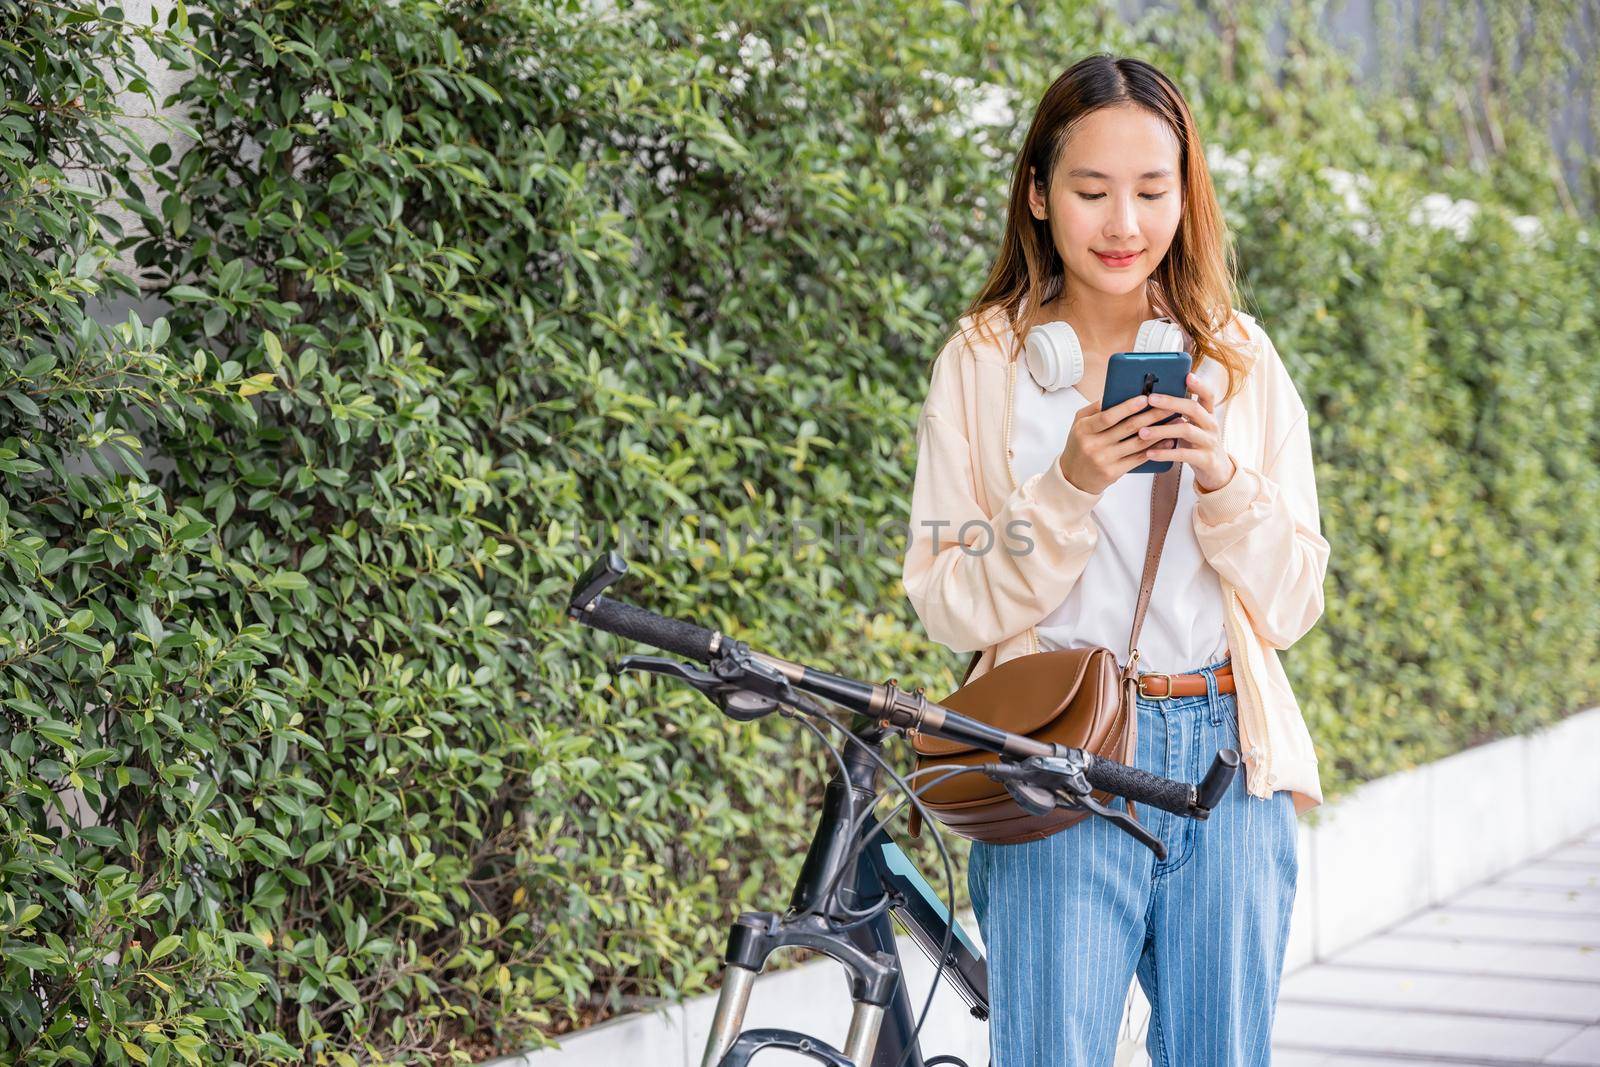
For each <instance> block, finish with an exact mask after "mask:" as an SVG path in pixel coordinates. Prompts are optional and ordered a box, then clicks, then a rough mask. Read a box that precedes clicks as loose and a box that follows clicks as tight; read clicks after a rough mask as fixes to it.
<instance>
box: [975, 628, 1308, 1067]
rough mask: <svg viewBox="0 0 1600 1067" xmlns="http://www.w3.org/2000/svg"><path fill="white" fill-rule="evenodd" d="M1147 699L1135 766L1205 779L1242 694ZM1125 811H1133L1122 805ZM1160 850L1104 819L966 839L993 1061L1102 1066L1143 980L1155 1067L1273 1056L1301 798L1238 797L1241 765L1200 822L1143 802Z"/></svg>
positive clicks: (1233, 729) (1231, 729) (1211, 680)
mask: <svg viewBox="0 0 1600 1067" xmlns="http://www.w3.org/2000/svg"><path fill="white" fill-rule="evenodd" d="M1227 662H1228V660H1227V659H1222V660H1219V661H1218V662H1216V663H1213V664H1210V665H1208V666H1206V667H1203V668H1200V669H1199V671H1198V672H1197V673H1203V674H1205V676H1206V689H1207V692H1206V693H1205V694H1203V695H1199V694H1197V695H1195V696H1185V697H1173V698H1172V699H1170V700H1149V699H1147V698H1144V697H1140V698H1139V700H1138V716H1139V744H1138V758H1137V759H1136V761H1135V762H1136V763H1137V765H1138V766H1140V767H1142V768H1144V769H1145V770H1147V771H1152V772H1154V773H1157V774H1163V775H1166V776H1167V777H1170V778H1179V779H1183V780H1185V781H1191V782H1192V781H1198V780H1199V778H1200V777H1201V775H1203V774H1204V773H1205V771H1206V769H1207V768H1208V767H1209V766H1210V765H1211V760H1212V757H1213V756H1214V755H1215V753H1216V751H1217V749H1219V748H1234V749H1237V748H1239V747H1240V746H1239V717H1238V701H1237V699H1236V697H1235V695H1234V694H1233V693H1219V692H1217V682H1216V675H1215V672H1216V671H1217V670H1218V669H1219V668H1220V667H1222V665H1223V664H1225V663H1227ZM1116 806H1118V807H1122V806H1124V802H1123V801H1122V800H1121V799H1118V800H1117V801H1116ZM1137 808H1138V817H1139V821H1140V822H1141V823H1143V824H1144V826H1145V828H1146V829H1147V830H1149V831H1150V832H1151V833H1152V834H1154V835H1155V836H1156V837H1158V838H1159V839H1160V840H1161V841H1162V843H1164V844H1165V845H1166V848H1167V858H1166V859H1165V860H1163V861H1160V862H1157V861H1156V858H1155V854H1154V853H1152V852H1151V851H1150V850H1149V849H1147V848H1145V847H1144V846H1143V845H1141V844H1139V843H1138V842H1136V841H1134V840H1133V839H1132V838H1131V837H1128V836H1127V835H1126V834H1124V833H1123V832H1122V831H1120V830H1118V829H1117V828H1116V827H1114V826H1112V825H1111V824H1110V823H1108V822H1106V821H1105V820H1104V819H1100V818H1097V817H1095V816H1090V817H1089V818H1088V819H1085V820H1084V821H1082V822H1080V823H1078V824H1077V825H1076V826H1072V827H1070V828H1068V829H1066V830H1063V831H1062V832H1060V833H1057V834H1054V835H1053V836H1051V837H1047V838H1044V839H1043V840H1039V841H1029V842H1026V843H1024V844H1019V845H985V844H982V843H981V842H979V843H974V844H973V846H972V854H971V860H970V862H969V864H968V875H967V880H968V886H969V888H970V889H971V893H972V903H973V910H974V911H975V912H976V914H977V918H978V925H979V928H980V929H981V930H982V931H983V940H984V943H985V946H986V948H987V951H988V955H989V998H990V1008H991V1013H992V1014H991V1017H990V1022H989V1045H990V1051H991V1054H992V1056H993V1067H1107V1065H1109V1064H1111V1063H1112V1059H1113V1056H1114V1053H1115V1050H1116V1041H1117V1033H1118V1030H1119V1029H1120V1024H1121V1020H1122V1009H1123V1006H1124V1004H1125V1002H1126V999H1127V995H1128V988H1129V985H1130V983H1131V982H1132V980H1133V976H1134V975H1135V974H1137V976H1138V979H1139V984H1140V985H1141V986H1143V987H1144V992H1145V996H1146V997H1147V998H1148V999H1149V1001H1150V1007H1151V1016H1150V1027H1149V1031H1148V1033H1147V1036H1146V1041H1145V1044H1146V1047H1147V1048H1148V1050H1149V1052H1150V1058H1151V1061H1152V1062H1153V1064H1154V1065H1155V1067H1224V1065H1228V1067H1233V1065H1255V1064H1261V1065H1266V1064H1268V1063H1269V1062H1270V1061H1271V1057H1272V1048H1271V1038H1272V1020H1273V1016H1274V1013H1275V1011H1276V1008H1277V1000H1278V980H1279V978H1280V976H1281V975H1282V971H1283V953H1284V943H1285V941H1286V940H1287V938H1288V934H1289V917H1290V913H1291V912H1292V910H1293V908H1294V895H1295V877H1296V874H1297V871H1298V859H1297V857H1296V854H1295V813H1294V801H1293V798H1292V797H1291V795H1290V793H1289V792H1288V791H1287V790H1280V791H1278V792H1275V793H1273V794H1272V796H1271V798H1270V799H1262V798H1260V797H1252V796H1250V795H1249V794H1248V793H1247V792H1246V791H1245V775H1244V768H1243V766H1242V765H1241V767H1240V769H1239V771H1238V773H1237V774H1235V775H1234V781H1233V785H1232V787H1231V788H1230V789H1229V790H1228V793H1227V795H1226V797H1225V798H1224V799H1223V801H1222V803H1220V804H1219V805H1217V808H1216V809H1215V810H1214V811H1213V812H1212V813H1211V817H1210V818H1209V819H1207V820H1204V821H1196V820H1193V819H1184V818H1180V817H1178V816H1176V815H1172V814H1169V813H1167V812H1164V811H1161V810H1159V809H1157V808H1152V807H1150V806H1149V805H1147V804H1139V805H1137Z"/></svg>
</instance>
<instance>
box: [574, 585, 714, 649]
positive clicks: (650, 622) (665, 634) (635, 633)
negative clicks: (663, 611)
mask: <svg viewBox="0 0 1600 1067" xmlns="http://www.w3.org/2000/svg"><path fill="white" fill-rule="evenodd" d="M573 617H574V618H577V619H580V620H582V621H583V622H585V623H588V624H589V625H590V626H593V627H595V628H597V629H601V630H609V631H610V632H611V633H614V634H616V635H617V636H618V637H626V638H629V639H631V640H634V641H641V642H643V643H644V644H647V645H650V646H651V647H653V648H659V649H661V650H662V651H663V652H673V653H676V654H677V655H680V656H684V657H686V658H688V659H692V660H695V661H697V662H699V663H706V662H709V661H710V659H711V638H712V636H713V635H714V631H712V630H708V629H706V628H705V627H704V626H696V625H695V624H694V623H692V622H681V621H679V620H678V619H669V618H667V617H666V616H665V615H660V614H657V613H656V612H654V611H650V610H648V609H647V608H641V607H637V606H635V605H633V604H629V603H626V602H624V601H621V600H607V599H606V598H605V597H603V596H602V597H596V598H595V600H594V606H593V607H591V608H589V609H587V610H579V611H578V612H577V613H576V614H575V615H574V616H573Z"/></svg>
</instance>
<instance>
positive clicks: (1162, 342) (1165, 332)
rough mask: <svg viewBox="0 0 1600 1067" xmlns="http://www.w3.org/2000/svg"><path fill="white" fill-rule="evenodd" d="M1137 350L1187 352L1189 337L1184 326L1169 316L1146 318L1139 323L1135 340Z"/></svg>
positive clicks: (1134, 344) (1134, 347)
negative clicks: (1184, 330)
mask: <svg viewBox="0 0 1600 1067" xmlns="http://www.w3.org/2000/svg"><path fill="white" fill-rule="evenodd" d="M1133 350H1134V351H1135V352H1187V351H1189V338H1188V335H1187V334H1185V333H1184V332H1183V328H1182V327H1180V326H1179V325H1178V324H1177V323H1175V322H1173V321H1172V320H1171V319H1168V318H1160V319H1146V320H1145V321H1144V322H1143V323H1141V324H1140V325H1139V335H1138V337H1137V338H1136V339H1135V340H1134V342H1133Z"/></svg>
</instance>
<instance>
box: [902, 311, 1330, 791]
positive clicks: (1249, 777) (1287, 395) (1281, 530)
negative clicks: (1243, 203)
mask: <svg viewBox="0 0 1600 1067" xmlns="http://www.w3.org/2000/svg"><path fill="white" fill-rule="evenodd" d="M986 315H987V321H986V323H985V324H984V325H985V326H986V327H987V329H986V331H985V330H980V329H978V328H977V324H975V323H974V322H973V316H970V315H967V316H963V317H962V318H961V321H960V323H959V327H960V329H959V330H958V332H957V334H956V336H955V337H954V338H952V339H951V340H950V341H949V343H947V344H946V345H945V347H944V349H943V350H942V351H941V352H940V353H939V355H938V358H937V359H935V360H934V364H933V370H932V375H931V379H930V382H929V387H928V396H927V400H926V401H925V402H924V403H923V406H922V411H921V414H920V416H919V417H918V420H917V470H916V480H915V484H914V486H913V488H912V493H911V520H910V521H911V528H910V531H909V535H908V541H907V548H906V556H905V561H904V565H903V568H902V572H901V577H902V580H903V582H904V585H905V589H906V595H907V596H908V597H909V599H910V600H911V604H912V607H913V608H915V609H916V613H917V616H918V618H920V619H921V620H922V624H923V626H924V628H926V630H927V632H928V636H929V637H931V638H933V640H935V641H937V642H939V643H940V644H942V645H946V646H948V647H949V648H950V649H951V650H952V651H955V652H974V651H978V650H982V652H983V655H982V657H981V658H980V659H979V661H978V664H977V666H976V668H974V670H973V672H972V677H973V678H978V677H979V676H981V675H983V674H984V673H986V672H988V671H989V670H992V669H993V668H994V667H996V666H998V665H1000V664H1002V663H1005V662H1007V661H1008V660H1012V659H1015V658H1016V657H1018V656H1023V655H1028V654H1030V653H1033V652H1037V651H1039V636H1038V623H1039V622H1040V621H1042V620H1043V619H1044V618H1045V616H1046V615H1048V614H1049V613H1050V612H1051V611H1053V610H1054V609H1055V608H1056V607H1057V606H1058V605H1060V604H1061V602H1062V601H1063V600H1065V599H1066V596H1067V593H1068V592H1069V591H1070V590H1071V589H1072V586H1073V583H1075V582H1076V581H1077V580H1078V577H1079V575H1081V574H1082V573H1083V570H1084V567H1085V566H1086V564H1087V563H1088V560H1089V557H1090V555H1091V554H1093V552H1094V549H1095V544H1096V541H1097V540H1098V537H1099V533H1098V530H1097V528H1096V527H1095V524H1094V522H1093V520H1092V519H1091V518H1090V512H1091V510H1093V508H1094V506H1095V503H1096V502H1097V501H1098V500H1099V499H1100V496H1101V494H1099V493H1087V492H1085V491H1083V490H1082V489H1079V488H1078V487H1077V486H1075V485H1073V484H1072V483H1071V482H1070V481H1068V480H1067V478H1066V477H1065V476H1064V475H1063V474H1062V472H1061V465H1060V463H1058V462H1055V463H1051V464H1050V465H1049V466H1048V467H1047V468H1046V469H1045V470H1044V471H1042V472H1040V473H1039V474H1036V475H1034V476H1032V477H1030V478H1028V479H1027V480H1026V481H1023V482H1022V483H1021V484H1018V483H1017V480H1016V476H1015V474H1014V472H1013V470H1012V464H1011V457H1012V446H1011V405H1012V397H1013V393H1014V385H1015V375H1017V374H1026V373H1028V370H1027V367H1026V366H1024V365H1023V364H1022V362H1021V361H1020V360H1019V359H1018V358H1016V357H1017V356H1018V355H1019V354H1020V351H1021V345H1020V343H1019V341H1018V338H1017V337H1016V336H1015V334H1014V333H1013V331H1012V329H1011V327H1010V325H1009V324H1008V323H1007V322H1006V319H1005V315H1004V314H1003V312H1002V311H1001V310H1000V309H999V308H991V309H989V310H988V312H987V313H986ZM1235 315H1236V316H1237V318H1236V320H1235V323H1234V324H1233V325H1232V328H1233V330H1234V336H1235V337H1236V338H1238V337H1241V336H1242V335H1241V333H1240V330H1241V328H1242V330H1243V333H1244V334H1245V335H1248V344H1247V345H1246V348H1247V350H1250V351H1251V352H1252V354H1253V356H1254V363H1253V365H1252V366H1251V368H1250V371H1249V373H1248V374H1247V375H1246V378H1245V384H1244V386H1243V387H1242V388H1241V390H1240V391H1239V393H1238V394H1237V395H1235V396H1233V397H1231V398H1229V400H1228V402H1227V403H1226V404H1224V405H1223V407H1222V425H1221V433H1222V444H1223V448H1224V449H1226V451H1227V452H1228V453H1229V455H1231V456H1232V457H1233V459H1234V461H1235V462H1236V464H1237V470H1236V471H1235V472H1234V475H1233V477H1232V479H1230V480H1229V481H1228V482H1227V483H1226V484H1224V485H1221V486H1219V487H1218V488H1216V489H1215V490H1213V491H1211V492H1197V493H1196V502H1195V508H1194V515H1193V522H1194V532H1195V537H1196V538H1197V539H1198V540H1199V542H1200V549H1201V551H1202V552H1203V553H1204V555H1205V557H1206V560H1207V562H1209V563H1210V565H1211V566H1212V567H1213V568H1215V569H1216V571H1217V573H1218V575H1219V576H1220V577H1221V582H1222V597H1223V601H1224V605H1223V607H1224V611H1223V619H1224V623H1225V625H1226V628H1227V633H1228V648H1229V655H1230V657H1231V659H1232V662H1233V673H1234V675H1235V678H1236V685H1237V699H1238V705H1239V734H1240V737H1239V740H1240V747H1241V748H1242V749H1243V750H1244V751H1243V757H1244V770H1245V779H1246V782H1247V787H1248V789H1249V792H1250V793H1251V794H1252V795H1254V796H1258V797H1267V796H1270V795H1271V794H1272V793H1273V792H1274V791H1276V790H1279V789H1288V790H1291V791H1292V793H1293V795H1294V805H1295V812H1296V814H1299V813H1303V812H1305V811H1307V810H1309V809H1311V808H1313V807H1315V806H1317V805H1318V804H1320V803H1322V786H1321V782H1320V780H1319V778H1318V774H1317V755H1316V750H1315V748H1314V746H1313V745H1312V742H1311V734H1310V731H1308V730H1307V729H1306V724H1305V719H1304V716H1303V715H1302V714H1301V711H1300V706H1299V703H1298V702H1297V701H1296V699H1295V695H1294V692H1293V691H1292V690H1291V689H1290V688H1289V679H1288V677H1287V676H1286V675H1285V674H1284V670H1283V666H1282V664H1281V663H1280V662H1279V660H1278V650H1279V649H1284V648H1288V647H1289V646H1290V645H1292V644H1293V643H1294V642H1295V641H1296V640H1298V639H1299V638H1300V637H1301V636H1302V635H1303V634H1305V633H1306V632H1307V631H1308V630H1310V629H1311V627H1312V625H1313V624H1314V623H1315V622H1316V621H1317V619H1318V617H1319V616H1321V614H1322V608H1323V596H1322V584H1323V577H1324V575H1325V574H1326V573H1327V567H1328V542H1327V541H1326V540H1325V539H1324V538H1323V536H1322V531H1321V522H1320V519H1319V517H1318V509H1317V490H1316V481H1315V474H1314V472H1313V469H1312V461H1311V437H1310V433H1309V430H1308V428H1307V425H1306V408H1305V404H1304V403H1303V402H1302V401H1301V400H1300V396H1299V393H1298V392H1296V390H1295V386H1294V382H1293V381H1292V380H1290V378H1289V374H1288V371H1287V370H1286V369H1285V368H1284V365H1283V360H1282V359H1281V358H1280V357H1279V355H1278V351H1277V349H1276V348H1274V347H1273V344H1272V340H1271V339H1270V338H1269V337H1268V336H1267V334H1266V331H1265V330H1264V329H1262V327H1261V325H1260V324H1259V323H1258V322H1256V320H1255V319H1254V318H1252V317H1251V316H1250V315H1247V314H1245V313H1244V312H1240V311H1237V310H1235ZM1113 651H1114V652H1115V653H1116V654H1117V659H1118V662H1119V663H1120V662H1122V661H1123V660H1125V659H1126V657H1127V650H1126V649H1113Z"/></svg>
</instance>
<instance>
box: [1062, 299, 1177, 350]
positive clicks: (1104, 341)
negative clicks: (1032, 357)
mask: <svg viewBox="0 0 1600 1067" xmlns="http://www.w3.org/2000/svg"><path fill="white" fill-rule="evenodd" d="M1046 310H1047V312H1048V314H1046V316H1045V321H1046V322H1049V321H1051V320H1054V319H1065V320H1066V321H1067V322H1069V323H1071V324H1072V329H1073V332H1075V333H1076V334H1077V335H1078V341H1079V343H1080V344H1081V345H1082V346H1083V348H1084V351H1086V352H1100V351H1111V350H1112V349H1113V348H1116V347H1118V346H1120V345H1123V344H1125V343H1126V342H1127V339H1128V338H1130V337H1133V336H1135V335H1136V334H1138V332H1139V327H1140V326H1142V325H1143V324H1144V323H1145V321H1146V320H1148V319H1153V318H1155V317H1156V316H1157V315H1159V314H1160V312H1159V311H1158V310H1157V309H1156V308H1155V307H1154V305H1153V304H1152V303H1151V301H1150V296H1149V287H1148V286H1147V285H1141V286H1139V288H1137V289H1133V290H1130V291H1129V292H1127V293H1123V294H1121V295H1118V296H1108V295H1105V294H1103V293H1096V294H1094V295H1093V296H1092V297H1090V298H1088V299H1080V300H1076V301H1067V300H1066V299H1065V298H1064V296H1063V297H1059V298H1057V299H1056V300H1053V301H1051V303H1050V304H1049V305H1047V307H1046Z"/></svg>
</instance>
